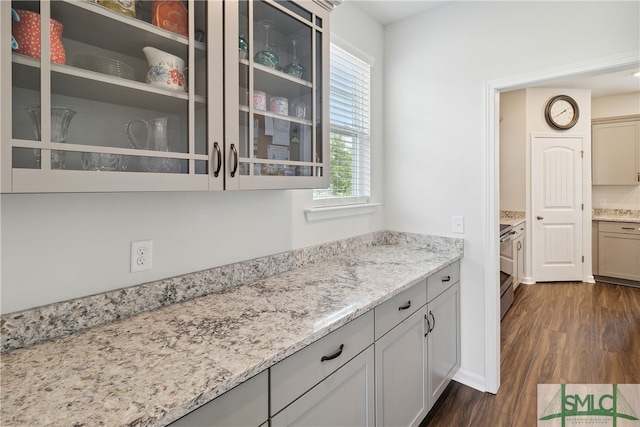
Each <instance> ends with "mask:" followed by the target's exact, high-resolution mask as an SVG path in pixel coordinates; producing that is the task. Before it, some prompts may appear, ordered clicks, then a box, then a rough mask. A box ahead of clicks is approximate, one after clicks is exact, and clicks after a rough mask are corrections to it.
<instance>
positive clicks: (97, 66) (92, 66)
mask: <svg viewBox="0 0 640 427" xmlns="http://www.w3.org/2000/svg"><path fill="white" fill-rule="evenodd" d="M73 66H74V67H78V68H84V69H85V70H91V71H96V72H98V73H102V74H109V75H110V76H115V77H122V78H123V79H129V80H135V72H134V71H133V68H132V67H131V66H130V65H127V64H125V63H124V62H120V61H118V60H117V59H110V58H103V57H101V56H93V55H76V56H74V57H73Z"/></svg>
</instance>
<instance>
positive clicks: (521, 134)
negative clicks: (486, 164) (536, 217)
mask: <svg viewBox="0 0 640 427" xmlns="http://www.w3.org/2000/svg"><path fill="white" fill-rule="evenodd" d="M526 123H527V109H526V91H525V90H524V89H521V90H515V91H511V92H505V93H501V94H500V210H503V211H520V212H524V211H525V207H526V194H527V181H526V174H525V171H526V160H527V157H526V146H527V131H526Z"/></svg>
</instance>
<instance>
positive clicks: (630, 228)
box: [598, 221, 640, 235]
mask: <svg viewBox="0 0 640 427" xmlns="http://www.w3.org/2000/svg"><path fill="white" fill-rule="evenodd" d="M598 231H600V232H605V233H625V234H638V235H640V223H633V222H607V221H600V224H598Z"/></svg>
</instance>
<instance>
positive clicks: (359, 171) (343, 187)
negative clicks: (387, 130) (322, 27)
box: [313, 43, 371, 205]
mask: <svg viewBox="0 0 640 427" xmlns="http://www.w3.org/2000/svg"><path fill="white" fill-rule="evenodd" d="M329 86H330V88H329V91H330V98H329V123H330V131H331V133H330V138H331V142H330V147H331V153H330V154H331V184H330V187H329V188H327V189H320V190H314V192H313V197H314V200H316V201H317V202H318V203H317V204H319V205H342V204H355V203H366V202H367V201H368V198H369V195H370V147H369V129H370V121H369V116H370V105H371V65H370V63H369V62H366V61H363V60H362V59H360V58H358V57H356V56H354V55H352V54H351V53H349V52H347V51H346V50H344V49H342V48H340V47H338V46H336V45H335V44H333V43H332V44H331V51H330V76H329Z"/></svg>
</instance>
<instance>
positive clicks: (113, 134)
mask: <svg viewBox="0 0 640 427" xmlns="http://www.w3.org/2000/svg"><path fill="white" fill-rule="evenodd" d="M125 3H126V2H125ZM130 3H131V8H122V7H121V5H122V4H123V3H122V2H115V1H106V0H104V1H103V0H99V1H97V2H93V1H86V0H83V1H80V0H56V1H42V2H40V1H11V2H1V4H0V8H1V11H2V14H1V16H2V18H1V19H3V22H2V27H1V28H2V37H1V40H2V41H3V44H7V45H8V43H4V42H5V41H7V40H8V39H9V33H11V35H12V36H13V38H14V39H15V43H16V44H15V45H14V46H13V47H11V50H9V49H8V48H7V47H6V46H3V47H2V50H0V52H1V54H2V60H3V64H4V63H10V64H11V67H10V71H11V72H10V75H7V74H8V73H7V74H4V73H6V71H4V70H6V68H5V69H4V70H3V79H2V85H3V86H2V93H3V97H2V98H3V99H2V112H3V114H2V116H3V118H2V120H3V130H2V132H3V139H2V144H3V146H2V154H3V160H2V181H3V187H2V191H3V192H47V191H52V192H57V191H61V192H65V191H153V190H164V191H166V190H210V189H220V190H221V189H223V181H224V179H223V174H222V148H223V147H222V144H223V137H224V135H223V133H222V130H223V112H222V108H223V100H222V91H223V81H222V72H223V69H222V49H221V46H222V44H223V40H222V19H223V11H222V4H221V2H206V1H194V0H191V1H189V2H183V1H164V2H152V1H150V0H149V1H135V2H130ZM119 5H120V6H119ZM14 11H15V13H14ZM10 20H11V22H9V21H10ZM47 22H48V23H50V25H47ZM41 34H42V36H41ZM12 41H13V40H12ZM212 46H214V48H211V47H212ZM5 60H7V61H6V62H5ZM5 93H10V97H6V96H5V95H4V94H5ZM8 112H10V114H7V113H8ZM5 115H8V117H9V118H7V117H5ZM5 123H8V124H9V126H8V128H9V129H10V131H5V126H4V125H5ZM7 136H8V137H7ZM5 137H7V138H5ZM7 157H9V158H10V160H7Z"/></svg>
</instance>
